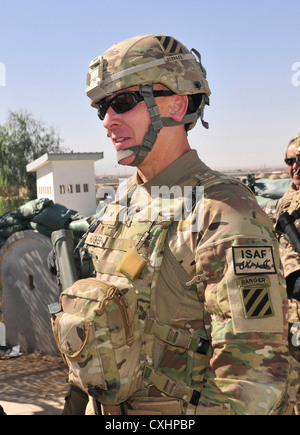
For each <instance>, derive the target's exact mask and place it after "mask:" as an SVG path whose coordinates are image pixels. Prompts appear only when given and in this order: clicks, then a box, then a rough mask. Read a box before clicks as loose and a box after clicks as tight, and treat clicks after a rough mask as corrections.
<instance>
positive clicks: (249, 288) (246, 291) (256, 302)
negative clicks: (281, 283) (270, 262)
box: [238, 275, 275, 319]
mask: <svg viewBox="0 0 300 435" xmlns="http://www.w3.org/2000/svg"><path fill="white" fill-rule="evenodd" d="M238 286H239V288H240V290H241V296H242V301H243V307H244V313H245V317H246V319H261V318H266V317H272V316H274V315H275V314H274V310H273V307H272V303H271V298H270V286H271V283H270V278H269V277H268V276H267V275H265V276H263V275H249V276H247V277H246V276H245V277H243V278H238Z"/></svg>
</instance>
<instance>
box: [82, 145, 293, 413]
mask: <svg viewBox="0 0 300 435" xmlns="http://www.w3.org/2000/svg"><path fill="white" fill-rule="evenodd" d="M197 185H198V186H200V187H204V197H203V198H202V199H201V197H200V199H199V198H198V202H197V203H196V204H194V207H192V209H190V214H189V215H188V216H184V217H183V218H182V219H175V215H176V210H178V204H179V203H180V200H179V199H178V201H179V202H178V204H177V205H176V199H175V202H174V203H172V204H173V206H172V207H171V213H170V218H169V219H166V214H165V213H164V212H162V213H160V214H159V215H157V216H155V217H154V219H153V213H152V209H153V201H154V202H155V201H158V202H160V204H161V207H162V209H164V208H165V207H166V204H167V201H166V198H164V196H163V195H160V196H159V195H158V197H156V198H152V196H151V195H152V193H153V191H154V190H155V189H154V188H157V187H158V186H159V187H162V186H166V187H168V188H171V187H172V186H179V187H180V188H181V189H182V192H184V187H193V188H195V186H197ZM141 187H142V189H141ZM126 193H127V194H126V195H123V196H122V197H121V199H120V200H119V201H117V203H116V204H111V205H110V206H108V208H107V210H106V213H105V214H104V216H103V217H102V220H101V223H100V225H99V226H98V228H97V229H96V231H95V232H94V233H93V234H90V235H89V237H88V239H87V246H88V248H89V251H90V253H91V255H92V257H93V260H94V266H95V269H96V271H97V278H98V279H101V280H102V281H105V282H106V283H110V284H113V285H115V286H116V287H118V288H119V289H124V288H127V289H132V290H134V292H135V295H136V316H137V317H136V318H137V324H136V325H135V327H138V329H139V330H140V333H141V337H142V346H141V353H140V361H141V365H142V369H143V384H142V388H140V389H138V390H137V391H136V392H135V393H134V394H132V396H131V397H130V398H129V399H128V400H127V402H126V403H127V404H128V408H129V409H130V413H134V410H136V411H137V412H141V411H143V412H150V413H151V412H161V413H166V414H168V413H169V414H173V415H174V414H177V415H178V414H250V415H253V414H281V413H288V412H289V411H288V408H289V404H290V405H293V404H294V402H295V391H296V388H298V386H299V374H297V373H296V372H295V371H293V369H292V361H294V360H292V358H291V356H290V354H289V351H288V347H287V345H288V342H287V338H288V324H287V321H286V317H287V297H286V290H285V284H284V276H283V273H282V265H281V263H280V260H279V252H278V245H277V241H276V237H275V235H274V232H273V229H272V226H271V223H270V220H269V218H268V217H267V215H266V214H265V213H264V212H263V211H262V210H261V209H260V207H259V205H258V204H257V202H256V200H255V197H254V196H253V195H252V193H251V192H250V191H249V190H248V189H247V188H246V187H245V186H244V185H242V184H241V183H239V182H238V181H237V180H231V179H228V178H226V177H224V176H223V175H221V174H219V173H217V172H213V171H211V170H210V169H209V168H208V167H207V166H205V165H204V164H203V163H202V162H201V161H200V160H199V158H198V156H197V153H196V152H195V151H190V152H188V153H187V154H185V155H183V156H182V157H181V158H179V159H178V160H176V161H175V162H173V163H172V164H171V165H170V166H169V167H168V168H166V169H165V170H164V171H162V172H161V173H160V174H158V175H157V176H156V177H154V178H153V179H152V180H150V181H149V182H147V183H145V184H143V185H142V186H141V185H140V184H139V180H138V177H137V175H135V176H134V177H133V178H132V179H131V180H130V182H129V184H128V186H127V190H126ZM142 193H143V194H142ZM145 198H146V200H145ZM181 203H182V202H181ZM147 204H148V205H147ZM147 207H148V213H149V215H150V214H151V220H149V219H147V218H145V208H146V209H147ZM150 209H151V210H150ZM163 211H164V210H163ZM140 213H141V214H140ZM139 214H140V216H141V219H139ZM146 214H147V213H146ZM172 216H173V218H172ZM121 217H122V218H121ZM120 218H121V219H120ZM195 224H196V225H195ZM145 235H149V237H145ZM141 240H142V243H141ZM134 246H140V248H139V254H140V255H142V256H143V257H144V258H146V259H147V265H146V266H145V268H144V270H143V271H142V274H141V275H140V276H139V277H138V278H137V279H135V280H134V281H131V280H129V279H128V278H126V277H125V276H124V275H123V274H122V273H119V272H117V271H116V269H117V267H118V265H119V264H120V262H121V260H122V259H123V258H124V255H125V253H126V252H128V251H129V250H130V249H132V248H133V247H134ZM108 306H109V305H108ZM132 315H133V316H134V314H132ZM125 347H126V346H125ZM125 347H123V348H122V350H125ZM99 348H101V345H100V343H99ZM129 348H130V346H129ZM130 355H131V356H132V355H133V352H131V353H130ZM123 362H124V364H127V363H129V364H130V363H132V365H135V367H136V368H137V369H138V370H139V368H140V366H139V364H137V362H136V360H132V361H131V360H127V359H126V358H124V361H123ZM109 376H111V378H112V379H114V377H115V376H116V373H114V370H111V373H109ZM128 382H129V381H128ZM166 404H167V405H166Z"/></svg>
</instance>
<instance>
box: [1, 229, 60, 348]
mask: <svg viewBox="0 0 300 435" xmlns="http://www.w3.org/2000/svg"><path fill="white" fill-rule="evenodd" d="M51 249H52V245H51V241H50V239H49V238H48V237H46V236H43V235H42V234H40V233H38V232H35V231H32V230H28V231H21V232H18V233H15V234H13V235H12V236H11V237H9V238H8V239H7V241H6V243H5V244H4V245H3V247H2V248H1V250H0V273H1V278H2V287H3V307H2V311H3V323H4V324H5V326H6V345H7V346H8V347H12V346H14V345H20V346H21V351H22V352H24V353H32V352H43V353H45V354H48V355H58V354H59V351H58V349H57V347H56V344H55V340H54V337H53V334H52V329H51V321H50V314H49V311H48V304H50V303H53V302H57V301H58V299H59V294H60V288H59V286H58V284H57V283H56V280H55V278H54V277H52V276H51V275H50V273H49V271H48V267H47V258H48V255H49V253H50V251H51Z"/></svg>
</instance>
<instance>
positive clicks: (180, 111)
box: [170, 95, 189, 122]
mask: <svg viewBox="0 0 300 435" xmlns="http://www.w3.org/2000/svg"><path fill="white" fill-rule="evenodd" d="M171 98H172V100H173V104H172V106H171V111H170V116H171V118H173V119H174V121H177V122H181V121H182V118H183V117H184V115H185V114H186V111H187V108H188V104H189V102H188V97H187V95H172V97H171Z"/></svg>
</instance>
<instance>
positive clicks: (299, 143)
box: [295, 132, 300, 156]
mask: <svg viewBox="0 0 300 435" xmlns="http://www.w3.org/2000/svg"><path fill="white" fill-rule="evenodd" d="M295 153H296V156H299V155H300V132H299V133H298V134H297V136H296V138H295Z"/></svg>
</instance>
